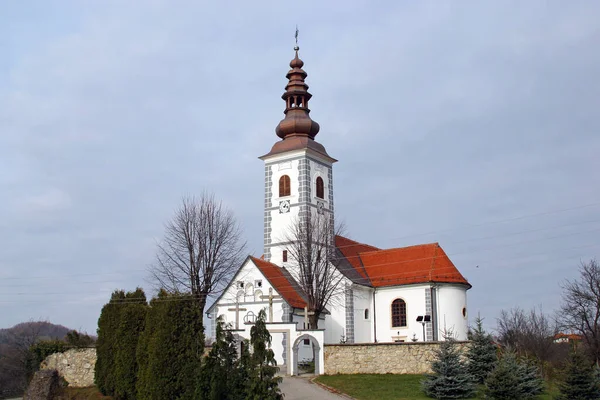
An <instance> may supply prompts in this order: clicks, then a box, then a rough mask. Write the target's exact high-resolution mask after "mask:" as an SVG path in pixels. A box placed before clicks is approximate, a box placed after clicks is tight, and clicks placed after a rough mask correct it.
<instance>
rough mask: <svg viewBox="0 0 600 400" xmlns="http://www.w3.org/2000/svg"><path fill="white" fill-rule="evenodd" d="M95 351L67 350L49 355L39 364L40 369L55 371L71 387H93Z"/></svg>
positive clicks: (90, 349)
mask: <svg viewBox="0 0 600 400" xmlns="http://www.w3.org/2000/svg"><path fill="white" fill-rule="evenodd" d="M95 366H96V349H95V348H94V347H90V348H84V349H69V350H67V351H65V352H64V353H54V354H50V355H49V356H48V357H46V359H45V360H44V361H42V363H41V364H40V369H55V370H57V371H58V374H59V375H60V376H62V377H63V378H64V379H65V381H67V383H68V384H69V386H72V387H87V386H93V385H94V367H95Z"/></svg>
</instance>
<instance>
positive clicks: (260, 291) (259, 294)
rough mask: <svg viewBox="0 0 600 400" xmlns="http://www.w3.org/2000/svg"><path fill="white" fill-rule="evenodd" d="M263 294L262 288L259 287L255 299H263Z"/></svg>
mask: <svg viewBox="0 0 600 400" xmlns="http://www.w3.org/2000/svg"><path fill="white" fill-rule="evenodd" d="M262 295H263V292H262V290H260V289H258V290H257V291H256V292H254V301H262V300H263V299H261V296H262Z"/></svg>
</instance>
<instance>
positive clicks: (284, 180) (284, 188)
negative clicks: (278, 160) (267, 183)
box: [279, 175, 290, 197]
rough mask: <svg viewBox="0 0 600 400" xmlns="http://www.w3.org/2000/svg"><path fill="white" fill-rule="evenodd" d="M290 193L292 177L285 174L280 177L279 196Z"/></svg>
mask: <svg viewBox="0 0 600 400" xmlns="http://www.w3.org/2000/svg"><path fill="white" fill-rule="evenodd" d="M289 195H290V177H289V176H287V175H283V176H282V177H281V178H279V197H283V196H289Z"/></svg>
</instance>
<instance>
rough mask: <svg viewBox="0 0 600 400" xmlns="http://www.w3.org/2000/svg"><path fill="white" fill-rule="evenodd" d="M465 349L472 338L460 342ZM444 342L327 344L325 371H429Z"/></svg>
mask: <svg viewBox="0 0 600 400" xmlns="http://www.w3.org/2000/svg"><path fill="white" fill-rule="evenodd" d="M457 343H458V346H459V347H460V349H461V351H464V350H465V348H466V347H467V346H468V345H469V342H457ZM439 346H440V342H404V343H352V344H326V345H325V374H327V375H334V374H426V373H430V372H431V361H432V360H433V359H434V357H435V354H434V352H435V350H436V349H438V348H439Z"/></svg>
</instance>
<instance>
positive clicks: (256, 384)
mask: <svg viewBox="0 0 600 400" xmlns="http://www.w3.org/2000/svg"><path fill="white" fill-rule="evenodd" d="M265 320H266V313H265V310H264V309H263V310H260V312H259V313H258V317H257V318H256V323H255V324H254V326H253V327H252V329H251V330H250V344H251V346H252V349H253V352H252V356H251V369H250V373H251V378H250V383H249V386H248V393H247V396H246V399H248V400H282V399H283V395H282V394H281V390H280V389H279V383H281V381H282V378H281V377H278V376H275V374H276V373H277V371H278V370H279V368H277V361H276V360H275V354H274V353H273V350H271V349H270V347H271V334H270V333H269V331H268V330H267V325H266V324H265Z"/></svg>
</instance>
